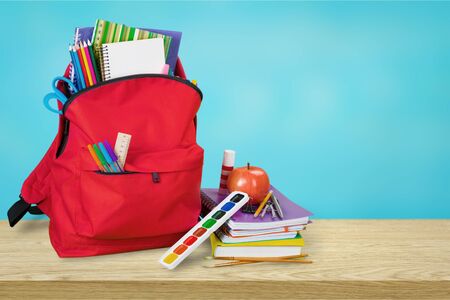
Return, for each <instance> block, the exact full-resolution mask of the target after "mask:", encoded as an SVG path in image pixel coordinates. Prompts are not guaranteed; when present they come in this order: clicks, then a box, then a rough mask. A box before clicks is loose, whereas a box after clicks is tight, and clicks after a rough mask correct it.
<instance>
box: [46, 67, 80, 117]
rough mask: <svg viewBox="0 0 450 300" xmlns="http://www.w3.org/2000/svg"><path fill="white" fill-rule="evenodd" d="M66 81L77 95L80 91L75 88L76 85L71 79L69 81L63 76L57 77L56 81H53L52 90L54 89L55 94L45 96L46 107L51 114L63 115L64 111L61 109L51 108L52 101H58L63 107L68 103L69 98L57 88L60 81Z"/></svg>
mask: <svg viewBox="0 0 450 300" xmlns="http://www.w3.org/2000/svg"><path fill="white" fill-rule="evenodd" d="M61 80H62V81H64V82H66V83H67V84H68V85H69V86H70V88H71V89H72V90H73V91H74V92H75V93H77V92H78V89H77V88H76V87H75V85H74V84H73V82H72V81H70V80H69V79H67V78H66V77H62V76H58V77H55V79H53V81H52V88H53V92H52V93H48V94H47V95H45V97H44V106H45V107H46V108H47V109H48V110H49V111H51V112H54V113H57V114H60V115H62V110H60V109H55V108H53V107H51V106H50V101H51V100H52V99H56V100H57V101H59V102H61V104H62V105H64V103H66V101H67V97H66V95H64V94H63V93H62V92H61V91H60V90H58V88H57V84H58V82H59V81H61Z"/></svg>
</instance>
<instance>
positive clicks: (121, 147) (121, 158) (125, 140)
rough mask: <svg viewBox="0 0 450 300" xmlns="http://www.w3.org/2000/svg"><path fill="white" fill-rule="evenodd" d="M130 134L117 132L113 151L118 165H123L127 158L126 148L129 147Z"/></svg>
mask: <svg viewBox="0 0 450 300" xmlns="http://www.w3.org/2000/svg"><path fill="white" fill-rule="evenodd" d="M130 141H131V135H129V134H126V133H122V132H119V133H118V134H117V139H116V144H115V145H114V152H115V153H116V155H117V161H118V163H119V165H120V166H121V167H122V169H123V167H124V165H125V160H126V159H127V154H128V148H129V147H130Z"/></svg>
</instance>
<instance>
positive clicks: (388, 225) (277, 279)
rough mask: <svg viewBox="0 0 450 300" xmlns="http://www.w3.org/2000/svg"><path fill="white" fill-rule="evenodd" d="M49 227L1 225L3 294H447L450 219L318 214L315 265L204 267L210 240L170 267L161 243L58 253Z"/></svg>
mask: <svg viewBox="0 0 450 300" xmlns="http://www.w3.org/2000/svg"><path fill="white" fill-rule="evenodd" d="M47 227H48V222H47V221H23V222H21V223H19V224H18V225H17V226H16V227H15V228H10V227H9V226H8V225H7V223H6V222H5V221H1V222H0V254H1V255H0V299H9V298H12V297H14V296H15V297H16V298H21V299H23V298H31V297H33V298H46V299H69V298H77V299H80V298H83V299H94V298H104V299H123V298H147V299H148V298H152V299H155V298H157V299H161V298H164V299H167V298H178V299H185V298H193V299H206V298H209V299H216V298H219V299H220V298H228V299H239V298H247V299H248V298H251V299H253V298H258V299H273V298H279V299H281V298H285V299H292V298H297V299H324V298H325V299H386V298H390V299H450V220H315V221H314V223H313V224H311V225H310V226H308V230H307V231H306V232H305V233H304V237H305V242H306V247H305V252H307V253H308V254H309V255H310V258H311V259H312V260H313V261H314V262H313V263H312V264H281V263H258V264H252V265H241V266H233V267H224V268H206V266H211V265H212V264H215V263H216V262H217V261H213V260H208V259H205V257H206V256H209V255H210V252H209V251H210V246H209V244H207V243H205V244H204V245H202V246H201V247H200V248H199V249H197V251H195V252H194V253H193V254H192V255H191V256H190V257H189V258H188V259H187V260H185V261H184V262H183V263H182V264H181V265H180V266H179V267H178V268H177V269H175V270H173V271H169V270H166V269H164V268H163V267H162V266H161V265H160V264H159V263H158V259H159V257H160V256H161V255H162V253H163V251H164V249H154V250H147V251H138V252H132V253H124V254H115V255H105V256H97V257H88V258H66V259H61V258H58V256H57V255H56V253H55V252H54V250H53V249H52V247H51V245H50V242H49V239H48V233H47Z"/></svg>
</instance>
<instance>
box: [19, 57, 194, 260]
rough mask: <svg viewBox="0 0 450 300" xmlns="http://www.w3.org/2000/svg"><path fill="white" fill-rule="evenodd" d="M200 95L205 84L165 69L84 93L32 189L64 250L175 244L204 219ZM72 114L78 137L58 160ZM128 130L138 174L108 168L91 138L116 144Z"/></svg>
mask: <svg viewBox="0 0 450 300" xmlns="http://www.w3.org/2000/svg"><path fill="white" fill-rule="evenodd" d="M180 68H181V69H180ZM178 69H179V70H182V67H181V64H180V67H179V68H178ZM179 75H182V76H184V72H183V73H182V74H179ZM180 77H181V76H180ZM200 103H201V95H200V93H199V92H198V91H197V90H196V89H195V88H193V87H192V86H190V85H189V84H187V83H185V82H180V81H177V80H175V79H173V78H164V77H140V78H133V79H123V80H119V81H115V82H111V83H107V84H105V85H102V86H98V87H95V88H93V89H91V90H89V91H85V92H82V93H81V94H79V95H78V96H76V98H74V100H73V102H71V104H70V105H69V106H68V107H67V110H66V112H65V114H64V116H62V117H61V120H62V122H61V123H60V130H59V132H58V135H57V137H56V138H55V140H54V142H53V143H52V145H51V146H50V148H49V150H48V152H47V153H46V155H45V156H44V158H43V159H42V161H41V162H40V164H39V165H38V166H37V167H36V169H35V170H34V171H33V172H32V173H31V174H30V176H29V177H28V178H27V180H26V181H25V183H24V185H23V188H22V196H23V198H24V200H25V201H27V202H29V203H37V204H38V206H39V208H41V209H42V210H43V211H44V212H45V213H46V214H47V215H48V216H49V217H50V228H49V232H50V239H51V242H52V245H53V247H54V248H55V250H56V252H57V253H58V255H59V256H61V257H77V256H90V255H99V254H108V253H117V252H124V251H134V250H140V249H148V248H155V247H164V246H170V245H172V244H173V243H174V242H176V240H177V239H178V238H180V237H181V236H182V235H183V234H184V233H185V232H186V231H188V230H189V229H190V228H191V227H192V226H193V225H195V223H196V222H197V219H198V215H199V212H200V182H201V175H202V165H203V149H202V148H201V147H200V146H198V145H197V143H196V129H195V125H194V122H193V120H194V118H195V115H196V113H197V111H198V109H199V106H200ZM65 118H67V119H68V120H69V121H70V130H69V135H68V141H67V144H66V147H65V148H64V151H63V152H62V154H61V155H60V156H59V157H58V158H56V149H57V148H58V147H59V145H60V143H61V135H62V132H61V130H62V124H63V121H64V120H65ZM118 132H123V133H128V134H131V135H132V138H131V144H130V148H129V150H128V156H127V160H126V164H125V169H126V170H127V171H132V172H135V173H132V174H115V175H105V174H99V173H98V172H96V171H97V170H98V167H97V166H96V164H95V162H94V160H93V159H92V157H91V156H90V153H89V151H88V150H87V145H88V144H92V143H97V142H100V141H104V140H108V141H109V143H110V144H111V145H113V146H114V142H115V140H116V137H117V133H118ZM152 172H157V173H158V174H159V177H160V181H159V182H157V183H156V182H153V180H152Z"/></svg>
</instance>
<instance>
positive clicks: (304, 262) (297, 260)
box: [207, 259, 312, 268]
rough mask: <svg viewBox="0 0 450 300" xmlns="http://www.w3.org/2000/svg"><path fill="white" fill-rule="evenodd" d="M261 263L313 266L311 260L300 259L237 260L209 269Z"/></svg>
mask: <svg viewBox="0 0 450 300" xmlns="http://www.w3.org/2000/svg"><path fill="white" fill-rule="evenodd" d="M261 262H283V263H285V262H287V263H300V264H311V263H312V261H311V260H300V259H280V260H236V261H230V262H226V263H220V264H216V265H213V266H209V267H207V268H217V267H227V266H236V265H245V264H253V263H261Z"/></svg>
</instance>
